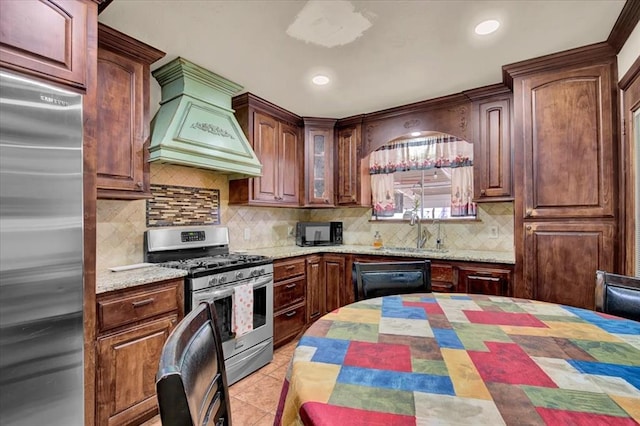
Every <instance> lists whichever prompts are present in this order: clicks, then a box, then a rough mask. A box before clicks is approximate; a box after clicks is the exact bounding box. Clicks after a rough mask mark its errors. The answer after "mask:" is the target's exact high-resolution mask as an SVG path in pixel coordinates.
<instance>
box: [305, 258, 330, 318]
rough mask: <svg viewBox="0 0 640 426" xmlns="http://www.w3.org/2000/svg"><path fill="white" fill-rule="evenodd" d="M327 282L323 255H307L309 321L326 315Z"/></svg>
mask: <svg viewBox="0 0 640 426" xmlns="http://www.w3.org/2000/svg"><path fill="white" fill-rule="evenodd" d="M325 294H326V282H325V277H324V268H323V267H322V256H320V255H314V256H308V257H307V323H311V322H313V321H315V320H317V319H318V318H320V317H321V316H322V315H324V310H325V303H324V295H325Z"/></svg>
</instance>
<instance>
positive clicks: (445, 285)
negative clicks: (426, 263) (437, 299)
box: [431, 260, 459, 293]
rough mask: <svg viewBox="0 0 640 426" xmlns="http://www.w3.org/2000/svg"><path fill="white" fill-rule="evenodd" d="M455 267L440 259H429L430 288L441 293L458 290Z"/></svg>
mask: <svg viewBox="0 0 640 426" xmlns="http://www.w3.org/2000/svg"><path fill="white" fill-rule="evenodd" d="M456 272H457V271H456V270H455V268H454V267H453V266H452V265H450V264H448V263H446V262H444V263H443V262H440V261H434V260H432V261H431V290H432V291H436V292H442V293H455V292H457V291H459V289H458V282H457V279H456Z"/></svg>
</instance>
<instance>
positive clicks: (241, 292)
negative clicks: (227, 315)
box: [232, 284, 253, 337]
mask: <svg viewBox="0 0 640 426" xmlns="http://www.w3.org/2000/svg"><path fill="white" fill-rule="evenodd" d="M232 319H233V322H232V327H233V331H234V332H235V333H236V337H240V336H242V335H244V334H247V333H248V332H250V331H251V330H253V284H245V285H239V286H237V287H234V289H233V318H232Z"/></svg>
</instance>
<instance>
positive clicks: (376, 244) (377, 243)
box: [373, 231, 382, 248]
mask: <svg viewBox="0 0 640 426" xmlns="http://www.w3.org/2000/svg"><path fill="white" fill-rule="evenodd" d="M373 248H382V237H381V236H380V232H378V231H376V234H375V235H374V236H373Z"/></svg>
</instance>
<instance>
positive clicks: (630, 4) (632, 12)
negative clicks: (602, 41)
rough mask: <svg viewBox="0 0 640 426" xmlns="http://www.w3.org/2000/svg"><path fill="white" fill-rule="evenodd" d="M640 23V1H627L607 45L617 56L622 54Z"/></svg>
mask: <svg viewBox="0 0 640 426" xmlns="http://www.w3.org/2000/svg"><path fill="white" fill-rule="evenodd" d="M638 21H640V0H627V2H626V3H625V4H624V6H623V7H622V11H620V15H619V16H618V20H617V21H616V23H615V24H614V25H613V28H612V29H611V33H610V34H609V38H607V43H608V44H609V45H610V46H611V47H612V48H613V50H614V51H615V52H616V54H618V53H620V50H622V46H624V44H625V43H626V42H627V40H628V39H629V36H630V35H631V33H632V32H633V30H634V29H635V27H636V25H638Z"/></svg>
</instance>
